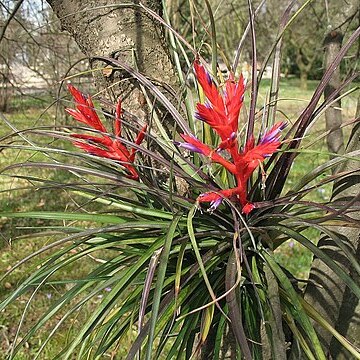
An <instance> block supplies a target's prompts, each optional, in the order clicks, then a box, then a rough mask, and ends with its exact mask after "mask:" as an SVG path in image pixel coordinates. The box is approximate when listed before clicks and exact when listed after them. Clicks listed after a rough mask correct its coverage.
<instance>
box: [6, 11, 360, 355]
mask: <svg viewBox="0 0 360 360" xmlns="http://www.w3.org/2000/svg"><path fill="white" fill-rule="evenodd" d="M156 19H157V20H158V18H156ZM168 26H169V25H168ZM169 28H170V26H169ZM171 34H172V35H174V34H175V32H174V31H172V33H171ZM171 34H170V36H171ZM213 35H214V33H213ZM358 35H359V30H357V31H356V32H355V33H354V34H353V35H352V36H351V37H350V38H349V40H348V41H347V43H346V44H345V45H344V47H343V48H342V50H341V53H340V54H339V55H338V57H337V58H336V59H335V60H334V62H333V64H332V66H331V67H330V68H329V69H328V70H327V71H326V72H325V74H324V77H323V79H322V81H321V82H320V83H319V85H318V87H317V88H316V90H315V92H314V95H313V97H312V99H311V100H310V102H309V104H308V105H307V106H306V108H305V109H304V110H303V112H302V113H301V115H300V116H299V117H298V119H290V120H291V124H292V125H291V126H289V127H288V128H289V129H288V131H287V132H285V125H286V122H285V121H284V120H283V119H276V120H275V118H272V117H271V116H270V111H268V110H269V108H270V106H271V105H272V104H273V103H274V102H275V103H276V102H277V101H278V99H275V100H274V99H272V100H271V101H270V102H269V103H268V104H267V103H265V105H264V106H258V108H259V109H258V110H257V108H256V102H257V88H256V85H257V84H258V82H257V77H256V70H253V76H252V82H251V85H250V86H251V99H250V111H249V115H248V116H247V115H244V116H243V118H245V119H246V120H245V121H243V122H242V120H241V119H242V117H241V116H240V118H239V114H240V110H241V108H242V107H245V105H244V104H245V103H246V102H245V97H246V86H245V83H244V80H243V78H242V76H241V75H240V76H239V77H238V78H237V77H236V76H235V74H233V73H232V72H230V75H229V78H228V79H227V80H226V81H225V82H224V83H223V84H222V83H221V82H218V81H217V80H216V74H215V73H212V74H211V75H210V74H209V72H208V71H207V70H206V64H205V62H203V61H201V62H200V60H197V59H196V60H195V61H194V74H195V77H196V79H197V82H198V94H199V99H202V97H203V95H205V97H206V99H207V100H206V101H205V102H204V101H201V100H199V102H198V103H197V105H196V113H195V114H191V117H189V118H184V115H183V113H185V112H181V111H178V110H177V109H176V108H175V107H174V105H173V104H172V103H171V102H170V101H169V100H168V98H167V97H165V96H164V94H162V93H161V91H160V90H159V88H157V87H156V86H155V85H154V84H153V83H152V82H151V81H150V80H149V79H148V78H146V77H145V76H143V75H142V74H141V73H140V72H138V71H137V70H136V69H134V68H132V67H130V66H129V65H128V64H126V63H123V62H121V61H120V60H115V59H112V58H106V57H98V58H97V59H96V60H99V61H103V62H104V63H105V64H106V65H108V66H112V67H113V68H121V69H123V70H124V71H127V72H128V73H129V75H131V76H132V77H133V78H134V79H136V80H137V81H138V82H139V84H140V86H141V87H142V88H143V91H144V97H145V98H146V99H147V100H149V104H153V106H154V107H155V108H156V107H157V106H159V107H161V108H162V109H166V110H167V111H168V113H169V114H170V116H171V118H172V120H173V123H174V124H175V125H176V126H175V130H178V129H180V130H178V131H174V133H173V135H170V134H171V130H170V129H168V128H166V124H165V123H163V122H161V121H160V119H159V118H158V117H157V116H156V111H154V112H152V115H153V117H152V118H148V119H147V125H144V124H143V123H142V121H141V120H140V119H137V118H136V117H135V116H130V114H129V113H127V112H126V111H125V109H122V105H121V102H120V101H119V103H118V104H117V105H114V106H113V113H114V115H113V116H111V114H109V113H107V114H106V118H107V120H110V119H112V120H113V129H114V131H113V132H111V131H108V130H107V129H108V128H109V127H108V126H105V125H104V123H105V122H104V121H101V120H100V117H99V115H98V114H99V112H100V110H96V109H95V107H94V103H93V101H92V99H91V97H90V96H86V95H84V94H83V93H82V92H81V91H80V90H78V89H76V88H75V87H73V86H69V90H70V93H71V95H72V96H73V99H74V101H75V105H76V109H71V108H70V109H69V108H68V109H67V110H66V111H67V113H69V114H70V115H71V116H72V117H73V118H74V119H75V120H77V121H78V122H80V123H81V125H82V124H85V125H87V126H86V127H84V126H77V127H76V126H68V128H66V127H61V128H44V127H39V128H31V129H27V130H23V131H21V132H20V131H15V132H14V134H10V135H8V136H5V137H4V138H3V139H2V143H3V144H5V143H6V141H8V142H9V145H8V147H15V148H19V147H20V148H21V149H22V150H23V151H30V152H31V153H33V152H34V151H35V152H37V153H42V154H44V157H43V158H42V160H43V161H38V162H35V161H33V162H30V161H29V162H24V163H21V164H13V165H11V166H9V167H8V168H6V169H5V170H3V173H9V172H10V173H11V171H13V170H14V169H18V168H20V169H21V170H22V169H28V168H36V169H39V168H46V169H48V168H52V169H55V170H57V171H64V172H66V173H67V174H68V175H67V176H68V177H67V178H66V180H63V179H62V181H57V180H54V179H51V178H50V179H49V178H42V177H40V175H36V174H35V175H29V173H17V174H16V175H14V174H12V176H13V177H19V178H21V179H27V180H29V181H30V182H31V183H32V184H36V187H37V189H38V190H39V191H41V189H44V190H47V189H49V188H55V189H59V191H60V189H61V190H65V191H66V192H68V193H71V194H72V197H73V199H74V202H75V203H76V204H80V205H79V206H78V207H75V208H71V207H70V208H68V209H67V210H66V211H62V212H61V211H57V212H50V211H34V212H27V213H21V212H15V213H3V214H2V216H4V217H8V218H11V217H13V218H15V217H28V218H42V219H50V220H53V221H55V220H57V221H61V226H59V225H52V226H50V227H47V229H46V232H44V234H43V236H48V232H49V230H52V234H56V235H57V236H58V238H56V239H55V240H53V241H52V242H51V243H49V244H47V245H46V246H44V248H42V249H40V250H38V251H36V252H35V253H32V254H29V256H28V257H27V258H25V259H24V260H23V261H20V262H19V263H17V264H16V265H14V266H13V267H12V268H11V269H10V270H9V271H8V272H7V273H6V274H5V275H4V277H6V276H8V275H9V274H10V273H11V272H13V271H14V270H15V269H17V268H19V267H20V266H22V265H23V264H25V263H26V262H28V261H31V260H33V261H34V259H35V258H37V257H38V256H39V261H38V263H36V264H35V265H36V266H33V267H32V268H31V272H30V274H29V276H28V277H27V279H26V280H24V281H23V282H21V283H20V284H19V285H18V287H17V288H16V289H15V290H14V291H13V292H11V294H10V295H9V296H8V297H7V298H5V299H4V300H3V301H2V302H1V303H0V310H4V309H6V308H7V307H8V306H9V305H11V304H13V303H15V302H16V300H17V299H19V298H20V297H21V296H24V297H25V296H26V295H27V294H29V293H30V294H31V295H30V296H29V297H28V298H27V299H28V302H27V303H26V305H25V307H24V310H23V314H22V316H21V319H20V322H19V325H18V327H17V330H16V334H15V336H14V339H13V341H12V343H11V345H10V346H9V351H8V357H9V358H12V359H16V357H17V355H18V354H19V352H20V350H21V349H22V347H23V346H24V345H25V344H27V342H29V341H31V338H32V337H33V336H34V335H35V334H36V333H37V332H38V331H40V330H41V329H46V330H47V336H46V337H45V338H43V339H42V341H41V343H40V344H39V345H38V346H37V347H36V348H35V349H34V353H33V358H34V359H37V358H40V357H41V356H42V355H43V354H46V351H47V349H48V348H51V347H52V346H51V344H52V341H54V340H55V339H56V335H57V334H58V333H59V332H61V331H62V328H63V326H65V325H66V324H67V323H70V324H73V323H75V320H76V319H80V320H79V321H78V324H77V325H74V326H76V330H75V331H71V330H69V333H68V336H67V338H66V340H65V341H64V344H63V345H62V347H61V349H59V351H58V352H57V353H56V354H55V355H52V356H51V357H53V358H59V359H73V358H77V359H101V358H103V357H105V356H109V357H111V358H118V359H129V360H130V359H134V358H139V359H147V360H150V359H169V360H170V359H195V358H203V359H205V358H207V359H220V358H224V357H226V356H231V358H234V359H235V358H238V359H240V358H244V359H247V360H249V359H269V358H279V359H285V358H287V357H289V358H290V357H291V356H297V355H298V352H299V351H300V352H301V355H299V356H303V357H304V358H308V359H319V360H322V359H326V352H327V349H326V348H324V347H323V346H322V344H321V339H320V340H319V337H318V327H319V326H320V327H322V328H324V329H325V330H326V331H328V332H329V333H331V335H332V336H333V337H334V339H336V340H337V341H339V342H340V343H341V345H342V346H343V347H344V348H345V349H346V350H347V351H348V352H349V354H350V356H353V357H355V358H359V356H360V355H359V351H358V349H356V347H355V346H353V345H352V344H351V342H349V341H348V340H347V339H345V338H344V336H343V335H342V334H340V333H339V332H338V331H337V330H336V329H335V328H334V327H333V326H331V324H329V323H328V322H327V320H326V319H325V318H324V315H322V314H320V313H319V312H318V311H317V310H316V309H315V308H314V307H313V306H312V304H310V303H309V302H308V301H307V300H306V298H304V296H303V287H301V286H300V285H301V281H299V280H298V279H296V278H295V277H293V276H292V274H291V273H289V271H287V270H286V269H285V268H284V267H283V266H282V265H281V264H280V263H279V261H278V260H277V258H276V257H275V256H274V250H276V249H277V248H278V247H279V246H281V244H283V243H284V242H285V241H287V240H290V239H291V240H293V241H296V242H298V243H299V244H301V245H303V246H304V247H306V248H308V249H309V250H310V251H311V252H312V253H313V254H314V255H315V256H316V257H317V258H318V259H319V260H321V261H323V262H324V263H326V265H327V266H328V267H329V268H331V269H332V270H333V271H334V272H335V273H336V274H337V275H338V276H339V278H340V279H341V281H342V282H343V283H344V284H345V285H346V286H347V287H348V289H349V291H350V292H351V293H352V294H353V295H354V296H357V297H358V298H360V287H359V284H357V283H356V282H355V281H354V280H353V279H352V278H351V276H349V274H348V273H346V272H345V271H343V269H342V268H341V267H340V266H339V264H338V263H336V262H335V261H334V260H333V259H332V258H331V257H330V256H329V255H328V254H327V253H326V252H325V251H324V250H322V249H321V248H318V247H317V246H316V244H314V242H313V241H312V240H313V239H312V236H313V235H308V232H307V231H306V230H307V229H309V228H313V229H316V231H317V232H318V233H319V234H321V236H326V237H328V238H329V239H330V240H331V241H332V242H334V243H335V244H337V245H338V246H339V248H340V251H341V252H342V254H343V255H344V257H346V259H348V261H349V263H350V264H351V266H352V267H353V269H354V270H355V271H356V272H359V264H358V260H357V259H356V257H355V256H354V255H353V253H352V251H351V250H349V248H348V247H347V246H345V245H344V244H343V243H342V240H341V238H340V237H339V235H338V234H337V232H336V231H335V230H334V229H333V228H331V226H332V225H333V224H334V223H336V224H342V225H346V226H348V227H349V228H350V227H353V228H356V226H358V224H357V222H356V221H355V220H354V219H353V218H352V217H351V214H352V212H353V211H355V210H356V206H355V205H356V204H355V203H354V202H351V201H350V202H346V203H342V204H340V205H337V204H332V203H331V202H329V201H325V200H324V201H322V202H321V201H316V200H313V199H312V198H311V195H312V194H313V193H314V191H316V190H317V189H319V188H322V187H324V186H328V185H329V184H332V183H333V182H335V181H336V180H339V179H340V178H342V177H343V176H344V175H347V174H344V172H342V173H338V174H334V175H329V174H328V173H327V171H328V170H329V169H331V168H336V167H338V166H340V165H341V164H342V163H344V162H345V161H347V160H349V159H351V160H353V161H356V159H357V156H358V155H359V151H358V150H356V151H353V152H352V153H349V154H347V155H346V156H339V157H335V158H334V159H332V160H329V161H328V160H325V161H324V163H322V164H320V165H319V166H317V167H315V168H314V169H311V171H309V172H308V173H307V175H306V176H304V177H303V178H301V179H298V181H297V182H296V183H295V184H294V183H292V184H287V183H286V181H287V179H288V178H289V176H291V169H292V167H293V165H294V164H296V161H298V160H299V158H301V154H302V153H304V154H306V153H307V152H306V150H304V149H300V145H301V142H302V141H303V139H304V137H305V135H306V133H307V131H309V130H310V127H311V126H313V125H314V124H315V123H316V122H317V121H318V120H319V118H320V115H321V113H322V112H323V111H324V110H325V109H326V108H327V107H328V106H329V105H330V104H331V101H333V100H334V99H336V98H337V97H338V96H339V91H340V90H341V89H337V90H336V91H335V92H334V93H333V96H332V97H329V98H328V99H327V100H326V101H325V102H323V103H321V104H318V103H319V100H320V97H321V94H322V92H323V90H324V86H325V85H326V83H328V81H329V79H330V78H331V75H332V72H333V71H334V69H335V68H336V67H338V66H339V63H340V61H341V59H342V57H343V56H344V55H345V54H346V51H347V50H348V49H349V48H350V46H351V45H352V44H353V43H354V41H355V39H356V38H357V36H358ZM178 38H179V37H178ZM280 38H281V36H280ZM172 41H173V44H174V48H176V47H182V46H183V45H184V43H180V42H176V41H175V39H174V38H172ZM214 42H215V45H216V41H214ZM185 45H186V44H185ZM188 47H189V48H190V46H188ZM274 47H275V46H274ZM213 51H215V50H213ZM180 52H181V51H180V50H179V53H180ZM254 54H255V53H254ZM236 57H237V56H236ZM213 58H215V59H216V56H214V57H213ZM187 60H188V61H189V59H187ZM255 60H256V59H255ZM255 60H254V64H253V69H256V61H255ZM274 61H275V62H276V61H278V58H277V57H276V56H275V60H274ZM178 65H179V64H178ZM234 68H236V66H235V67H234ZM353 78H354V77H353V76H350V77H349V78H347V79H346V80H345V81H344V83H343V85H342V87H345V86H347V85H350V84H351V81H352V80H353ZM260 79H261V74H260V75H259V80H260ZM272 80H273V84H272V86H275V85H274V83H276V82H277V81H278V77H277V76H276V75H274V77H273V79H272ZM184 84H185V81H184ZM349 93H351V91H350V90H349ZM173 95H174V96H176V94H173ZM186 103H187V105H188V107H189V103H190V98H187V99H186ZM189 108H191V105H190V107H189ZM194 115H195V118H196V119H198V120H199V121H193V116H194ZM239 119H240V120H239ZM173 128H174V127H172V129H173ZM254 129H259V130H258V131H255V130H254ZM85 132H86V134H85ZM30 134H31V135H36V136H45V137H48V136H51V138H52V139H59V141H58V142H56V141H55V142H52V143H51V144H50V145H48V146H44V145H42V144H41V142H40V141H39V142H36V140H34V136H32V137H30ZM18 135H20V136H21V139H22V140H23V141H25V143H24V144H21V145H14V144H12V143H11V141H12V139H13V138H14V137H15V136H18ZM35 139H36V138H35ZM64 139H65V140H68V141H70V142H71V143H72V144H73V145H75V146H76V147H78V148H80V149H82V150H84V151H83V152H81V151H79V150H78V149H76V150H74V149H73V146H72V147H71V148H70V149H68V148H66V146H65V145H64V143H63V142H61V140H64ZM181 139H182V140H181ZM57 144H59V146H58V147H56V145H57ZM60 145H61V146H60ZM2 146H3V147H4V148H6V147H7V146H6V145H2ZM308 151H309V152H310V153H312V152H311V151H312V150H311V149H310V150H308ZM313 153H318V150H313ZM352 172H353V171H349V172H348V173H349V174H351V173H352ZM160 175H161V176H160ZM184 184H185V186H183V185H184ZM285 184H286V187H285ZM208 203H209V204H208ZM205 209H207V210H209V211H205ZM67 221H69V223H67ZM70 221H71V222H70ZM64 223H65V224H64ZM34 229H35V230H36V227H35V228H34ZM35 232H36V236H37V237H39V236H41V228H40V229H38V231H35ZM19 241H20V240H19ZM89 258H90V259H91V260H93V261H94V263H93V266H92V267H91V270H89V271H88V272H87V273H85V274H83V273H81V271H80V269H81V268H82V267H81V264H83V261H85V260H86V259H89ZM69 268H72V269H76V271H69V272H66V270H67V269H69ZM58 273H61V279H60V280H59V279H58V278H57V277H56V276H57V274H58ZM64 274H66V275H64ZM64 284H67V285H68V284H70V286H68V287H63V286H62V285H64ZM299 284H300V285H299ZM49 285H50V286H53V287H54V288H58V289H59V291H58V296H57V298H56V299H54V300H53V301H52V302H51V304H50V305H49V307H48V309H47V311H45V312H44V313H43V314H42V316H40V317H39V318H38V319H37V320H36V322H35V323H34V324H33V325H32V326H31V327H26V329H25V327H24V319H26V315H27V311H28V310H29V308H30V307H31V304H32V301H33V300H34V299H36V295H37V293H38V292H39V291H41V289H42V288H44V287H45V286H49ZM99 299H100V300H99ZM54 319H55V321H54ZM23 329H25V330H24V331H23ZM49 329H50V330H49ZM48 358H49V357H48Z"/></svg>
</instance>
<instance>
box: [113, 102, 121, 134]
mask: <svg viewBox="0 0 360 360" xmlns="http://www.w3.org/2000/svg"><path fill="white" fill-rule="evenodd" d="M114 132H115V136H120V134H121V99H120V98H119V100H118V103H117V104H116V111H115V126H114Z"/></svg>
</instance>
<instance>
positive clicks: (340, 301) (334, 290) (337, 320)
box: [305, 123, 360, 359]
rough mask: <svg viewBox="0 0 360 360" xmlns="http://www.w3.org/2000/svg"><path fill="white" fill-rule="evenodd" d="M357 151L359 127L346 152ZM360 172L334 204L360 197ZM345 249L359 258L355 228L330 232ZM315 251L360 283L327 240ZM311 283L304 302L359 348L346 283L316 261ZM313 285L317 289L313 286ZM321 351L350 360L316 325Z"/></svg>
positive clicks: (339, 190) (358, 321)
mask: <svg viewBox="0 0 360 360" xmlns="http://www.w3.org/2000/svg"><path fill="white" fill-rule="evenodd" d="M359 148H360V123H357V124H356V125H355V126H354V128H353V131H352V133H351V136H350V140H349V143H348V145H347V148H346V152H347V153H349V152H351V151H355V150H358V149H359ZM358 168H359V164H358V162H357V161H355V160H348V161H347V162H346V163H345V165H344V166H342V167H341V168H339V169H337V171H338V172H340V171H351V170H356V169H358ZM359 180H360V170H359V171H357V172H355V173H352V174H351V175H347V176H344V177H343V178H341V179H340V180H339V181H338V182H337V183H336V184H335V186H334V190H333V198H332V202H333V204H336V203H337V204H339V207H341V204H343V203H345V202H349V199H356V197H359V194H360V181H359ZM347 215H348V216H351V217H352V218H353V219H354V220H357V221H360V213H359V211H357V212H352V213H348V214H347ZM331 230H332V231H334V232H336V233H337V234H338V235H339V237H340V238H341V239H342V241H343V242H344V244H346V245H347V248H348V250H349V251H350V252H351V253H352V255H353V256H354V257H355V259H359V256H360V242H359V237H360V230H359V228H356V227H337V228H332V229H331ZM318 247H319V248H320V249H322V250H323V251H324V252H325V253H326V254H327V255H329V256H330V257H331V258H332V259H333V260H334V261H335V262H336V263H337V264H338V265H339V266H340V267H341V268H342V269H343V270H344V271H345V272H346V273H347V274H349V275H350V277H352V278H353V280H354V281H355V282H357V283H359V282H360V281H359V280H360V279H359V276H358V274H357V273H356V271H355V269H354V268H353V267H352V266H351V264H350V262H349V260H348V258H347V257H346V256H344V254H343V252H342V250H341V249H339V247H338V246H337V245H336V244H335V243H334V242H333V241H332V240H331V239H330V238H328V237H325V238H323V239H321V240H320V241H319V244H318ZM310 280H312V282H310V283H309V284H308V286H307V288H306V293H305V299H306V300H307V301H308V302H309V303H310V304H312V306H314V307H315V309H316V310H318V311H319V312H320V313H321V314H322V316H323V317H324V318H325V319H326V320H327V321H328V322H329V323H330V325H331V326H332V327H334V328H336V329H337V330H338V331H339V332H340V333H341V334H342V335H345V336H346V338H347V339H348V340H349V341H350V342H351V343H352V344H354V345H355V346H357V347H359V346H360V306H359V301H358V299H357V297H355V296H354V295H353V294H352V293H351V291H349V290H348V289H347V288H346V286H345V283H344V282H343V281H342V280H341V279H340V278H339V277H338V276H337V275H336V274H335V273H334V272H333V271H332V270H331V269H330V268H329V267H328V266H327V265H325V264H324V263H323V262H322V261H320V260H318V259H315V260H314V262H313V264H312V269H311V273H310ZM313 283H316V284H317V285H318V286H315V285H313ZM315 326H316V328H317V331H318V334H319V336H320V340H321V342H322V344H323V346H324V349H329V350H328V351H329V355H331V357H332V358H333V359H350V358H351V356H350V354H348V353H346V351H345V350H344V349H342V346H340V344H339V343H338V342H337V341H336V339H334V338H333V337H332V335H331V334H330V333H329V332H327V331H326V330H324V329H322V328H321V327H320V326H318V325H315Z"/></svg>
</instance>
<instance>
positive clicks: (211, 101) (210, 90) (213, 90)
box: [194, 61, 245, 148]
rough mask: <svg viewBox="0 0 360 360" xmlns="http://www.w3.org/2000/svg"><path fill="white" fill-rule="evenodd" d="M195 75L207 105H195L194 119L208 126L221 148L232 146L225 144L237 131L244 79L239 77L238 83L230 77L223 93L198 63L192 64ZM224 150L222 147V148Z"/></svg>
mask: <svg viewBox="0 0 360 360" xmlns="http://www.w3.org/2000/svg"><path fill="white" fill-rule="evenodd" d="M194 70H195V75H196V77H197V79H198V81H199V83H200V85H201V87H202V88H203V91H204V94H205V95H206V97H207V99H208V103H206V104H205V105H204V104H197V106H196V110H197V112H196V114H195V117H196V118H197V119H199V120H202V121H204V122H206V123H207V124H209V125H210V126H211V127H212V128H213V130H214V131H216V132H217V133H218V134H219V136H220V137H221V140H222V142H223V143H224V145H223V146H232V145H231V144H230V143H228V142H226V141H227V140H229V139H231V138H232V136H233V134H234V133H235V134H236V133H237V131H238V119H239V113H240V109H241V106H242V103H243V98H244V90H245V86H244V79H243V77H242V76H240V79H239V80H238V82H236V81H234V78H233V76H232V75H230V77H229V79H228V80H227V81H226V82H225V91H224V93H223V94H221V93H220V92H219V89H218V87H217V86H216V85H215V83H214V82H213V80H212V79H211V77H210V75H209V74H208V73H207V72H206V70H205V68H204V67H203V66H202V65H201V64H200V63H199V62H198V61H195V63H194ZM222 148H224V147H222Z"/></svg>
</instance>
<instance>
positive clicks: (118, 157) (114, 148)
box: [65, 85, 147, 180]
mask: <svg viewBox="0 0 360 360" xmlns="http://www.w3.org/2000/svg"><path fill="white" fill-rule="evenodd" d="M69 91H70V93H71V94H72V96H73V98H74V101H75V103H76V110H74V109H65V110H66V111H67V112H68V113H69V114H70V115H71V116H72V117H74V118H75V119H76V120H78V121H80V122H82V123H84V124H87V125H89V126H90V127H92V128H93V129H94V130H97V131H99V132H101V134H100V136H94V135H85V134H72V135H71V136H72V137H74V138H76V139H80V140H83V141H73V144H74V145H75V146H76V147H78V148H80V149H82V150H84V151H86V152H87V153H89V154H92V155H95V156H99V157H104V158H108V159H112V160H115V161H118V162H119V163H120V164H121V165H122V166H123V167H124V168H125V169H126V170H127V172H128V175H126V176H127V177H128V178H130V179H133V180H138V179H139V175H138V173H137V171H136V170H135V168H134V166H133V165H132V163H133V162H134V159H135V153H136V151H137V149H135V148H132V149H131V152H130V151H129V150H128V149H127V148H126V146H125V145H124V144H122V143H121V141H120V139H119V138H118V137H120V136H121V101H120V100H119V101H118V103H117V106H116V112H115V124H114V134H115V137H116V138H115V139H114V138H112V137H110V136H108V135H106V133H107V130H106V128H105V126H104V125H103V124H102V122H101V120H100V118H99V116H98V115H97V113H96V111H95V109H94V104H93V102H92V100H91V97H90V96H85V95H84V94H83V93H82V92H80V91H79V90H78V89H76V88H75V87H74V86H72V85H69ZM146 129H147V127H146V125H145V126H144V127H143V128H142V130H141V131H140V133H139V134H138V136H137V138H136V140H135V144H136V145H140V144H141V142H142V141H143V140H144V137H145V131H146Z"/></svg>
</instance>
